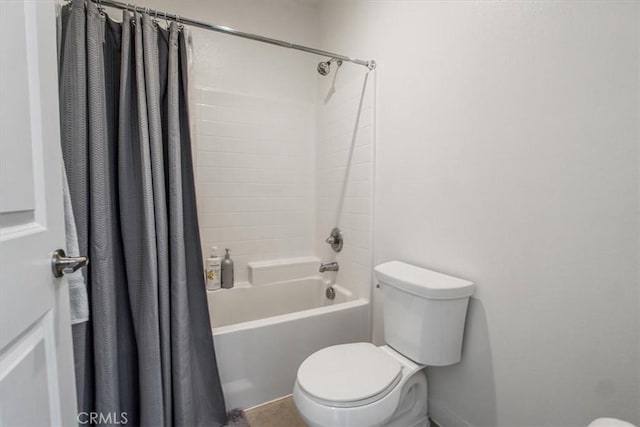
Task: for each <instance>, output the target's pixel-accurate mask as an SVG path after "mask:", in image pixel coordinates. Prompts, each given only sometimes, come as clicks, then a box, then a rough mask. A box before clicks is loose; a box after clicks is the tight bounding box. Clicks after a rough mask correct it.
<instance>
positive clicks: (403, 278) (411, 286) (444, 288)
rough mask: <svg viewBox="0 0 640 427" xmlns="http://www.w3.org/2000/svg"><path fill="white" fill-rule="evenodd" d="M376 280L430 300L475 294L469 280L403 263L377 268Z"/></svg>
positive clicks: (385, 264)
mask: <svg viewBox="0 0 640 427" xmlns="http://www.w3.org/2000/svg"><path fill="white" fill-rule="evenodd" d="M375 275H376V279H378V281H379V282H381V283H384V284H386V285H389V286H392V287H394V288H398V289H401V290H403V291H405V292H408V293H410V294H414V295H417V296H420V297H423V298H429V299H456V298H465V297H468V296H471V295H472V294H473V288H474V284H473V282H470V281H468V280H464V279H459V278H457V277H453V276H449V275H446V274H442V273H438V272H435V271H431V270H427V269H426V268H422V267H416V266H415V265H411V264H406V263H404V262H401V261H389V262H385V263H383V264H379V265H377V266H376V267H375Z"/></svg>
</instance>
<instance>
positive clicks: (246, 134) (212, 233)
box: [194, 88, 315, 282]
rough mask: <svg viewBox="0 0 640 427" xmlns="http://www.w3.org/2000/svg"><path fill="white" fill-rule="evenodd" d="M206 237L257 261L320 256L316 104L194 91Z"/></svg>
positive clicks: (241, 276)
mask: <svg viewBox="0 0 640 427" xmlns="http://www.w3.org/2000/svg"><path fill="white" fill-rule="evenodd" d="M194 95H195V100H194V101H195V109H196V111H195V124H194V130H195V147H196V153H195V154H196V161H195V164H196V183H197V195H198V211H199V212H198V214H199V221H200V232H201V238H202V244H203V250H204V254H203V255H204V256H205V257H207V256H208V254H209V252H210V247H211V246H214V245H215V246H218V248H219V250H220V251H222V250H223V249H224V248H230V249H231V254H232V258H233V260H234V263H235V275H236V282H246V281H247V279H248V269H247V263H248V262H250V261H258V260H267V259H281V258H291V257H298V256H308V255H313V254H314V253H315V232H314V230H315V155H314V142H315V105H312V104H303V103H295V102H284V101H280V100H275V99H265V98H257V97H252V96H246V95H239V94H230V93H224V92H221V91H216V90H211V89H203V88H199V89H196V90H195V93H194Z"/></svg>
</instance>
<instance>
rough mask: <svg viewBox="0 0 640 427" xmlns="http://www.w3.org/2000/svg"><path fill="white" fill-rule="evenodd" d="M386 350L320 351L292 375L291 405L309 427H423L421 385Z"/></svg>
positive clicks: (420, 375) (412, 366) (356, 346)
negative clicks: (294, 380) (293, 381)
mask: <svg viewBox="0 0 640 427" xmlns="http://www.w3.org/2000/svg"><path fill="white" fill-rule="evenodd" d="M423 368H424V366H423V365H419V364H417V363H415V362H413V361H411V360H409V359H407V358H406V357H404V356H402V355H401V354H399V353H398V352H396V351H394V350H393V349H392V348H390V347H388V346H382V347H376V346H374V345H373V344H370V343H351V344H342V345H337V346H332V347H327V348H324V349H322V350H320V351H318V352H316V353H314V354H313V355H311V356H310V357H309V358H307V359H306V360H305V361H304V362H303V363H302V365H300V369H299V370H298V378H297V381H296V383H295V386H294V389H293V400H294V402H295V404H296V407H297V408H298V411H299V412H300V414H301V416H302V418H303V419H304V420H305V422H306V423H307V424H308V425H309V426H310V427H326V426H370V427H377V426H388V427H414V426H415V427H419V426H420V427H422V426H427V425H428V423H427V379H426V376H425V374H424V370H423Z"/></svg>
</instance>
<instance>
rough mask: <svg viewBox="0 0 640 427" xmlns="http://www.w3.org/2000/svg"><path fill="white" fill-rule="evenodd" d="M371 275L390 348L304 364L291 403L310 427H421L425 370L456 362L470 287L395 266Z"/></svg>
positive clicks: (331, 351)
mask: <svg viewBox="0 0 640 427" xmlns="http://www.w3.org/2000/svg"><path fill="white" fill-rule="evenodd" d="M375 275H376V278H377V279H378V281H379V282H380V285H381V288H382V292H383V294H382V301H383V324H384V333H385V341H386V343H387V344H388V345H385V346H381V347H376V346H375V345H373V344H370V343H351V344H341V345H336V346H332V347H327V348H324V349H322V350H319V351H317V352H315V353H314V354H312V355H311V356H309V357H308V358H307V359H306V360H305V361H304V362H302V364H301V365H300V368H299V369H298V376H297V380H296V382H295V385H294V388H293V400H294V403H295V405H296V407H297V408H298V412H299V413H300V415H301V417H302V418H303V419H304V420H305V421H306V422H307V424H308V425H309V426H310V427H347V426H357V427H378V426H385V427H422V426H424V427H426V426H427V425H428V418H427V377H426V375H425V373H424V367H425V366H427V365H431V366H434V365H435V366H446V365H451V364H454V363H457V362H459V361H460V357H461V350H462V337H463V331H464V323H465V318H466V312H467V306H468V302H469V297H470V296H471V294H472V293H473V288H474V284H473V283H471V282H469V281H466V280H462V279H458V278H455V277H451V276H447V275H444V274H441V273H436V272H434V271H430V270H426V269H423V268H420V267H416V266H412V265H409V264H405V263H402V262H399V261H391V262H387V263H384V264H381V265H378V266H377V267H376V268H375Z"/></svg>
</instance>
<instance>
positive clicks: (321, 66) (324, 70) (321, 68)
mask: <svg viewBox="0 0 640 427" xmlns="http://www.w3.org/2000/svg"><path fill="white" fill-rule="evenodd" d="M332 62H337V64H338V67H339V66H341V65H342V60H340V59H336V58H331V59H330V60H328V61H324V62H319V63H318V68H317V70H318V73H320V75H321V76H326V75H327V74H329V71H331V63H332Z"/></svg>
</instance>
